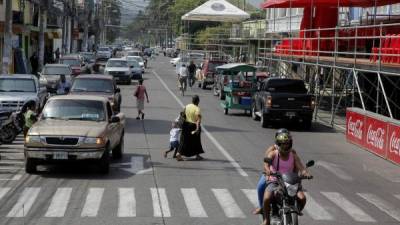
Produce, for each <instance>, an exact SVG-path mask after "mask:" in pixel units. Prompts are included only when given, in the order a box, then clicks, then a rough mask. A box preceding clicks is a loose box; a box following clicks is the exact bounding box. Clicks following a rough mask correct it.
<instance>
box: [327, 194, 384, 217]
mask: <svg viewBox="0 0 400 225" xmlns="http://www.w3.org/2000/svg"><path fill="white" fill-rule="evenodd" d="M321 194H323V195H324V196H325V197H326V198H328V199H329V200H330V201H331V202H333V203H335V204H336V206H338V207H339V208H341V209H343V211H344V212H346V213H347V214H348V215H349V216H351V217H352V218H353V219H354V220H355V221H358V222H376V221H375V220H374V219H373V218H372V217H371V216H369V215H368V214H366V213H365V212H364V211H363V210H362V209H360V208H359V207H358V206H357V205H355V204H353V203H352V202H350V201H349V200H347V199H346V198H345V197H344V196H343V195H341V194H340V193H337V192H321Z"/></svg>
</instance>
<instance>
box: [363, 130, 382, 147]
mask: <svg viewBox="0 0 400 225" xmlns="http://www.w3.org/2000/svg"><path fill="white" fill-rule="evenodd" d="M384 137H385V130H384V129H382V128H381V127H378V128H377V129H376V130H373V129H372V125H370V126H369V127H368V133H367V143H368V144H371V145H372V146H374V147H376V148H379V149H383V145H384V143H385V139H384Z"/></svg>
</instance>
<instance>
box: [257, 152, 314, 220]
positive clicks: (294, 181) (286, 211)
mask: <svg viewBox="0 0 400 225" xmlns="http://www.w3.org/2000/svg"><path fill="white" fill-rule="evenodd" d="M314 164H315V162H314V160H310V161H308V162H307V163H306V167H307V168H309V167H312V166H314ZM271 176H274V177H276V178H277V183H278V186H279V187H278V189H277V190H276V191H275V193H274V197H273V200H272V201H271V212H270V220H271V221H270V224H271V225H298V217H299V216H301V215H302V213H301V212H300V209H299V207H298V202H297V192H298V191H299V188H300V187H301V181H302V180H304V179H312V177H303V176H299V175H298V173H293V172H291V173H284V174H281V173H279V172H276V173H273V174H271ZM263 219H264V218H263Z"/></svg>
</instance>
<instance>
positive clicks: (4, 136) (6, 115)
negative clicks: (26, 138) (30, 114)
mask: <svg viewBox="0 0 400 225" xmlns="http://www.w3.org/2000/svg"><path fill="white" fill-rule="evenodd" d="M14 118H15V117H14V116H13V112H11V111H2V112H0V142H1V143H4V144H11V143H12V142H13V141H14V140H15V138H16V137H17V135H18V130H17V128H16V126H15V120H14Z"/></svg>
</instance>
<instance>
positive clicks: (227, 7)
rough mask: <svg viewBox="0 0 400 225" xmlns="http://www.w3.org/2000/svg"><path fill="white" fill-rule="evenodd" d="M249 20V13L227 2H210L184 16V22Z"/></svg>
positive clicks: (221, 0)
mask: <svg viewBox="0 0 400 225" xmlns="http://www.w3.org/2000/svg"><path fill="white" fill-rule="evenodd" d="M248 18H250V15H249V14H248V13H246V12H245V11H243V10H241V9H239V8H237V7H236V6H234V5H232V4H231V3H229V2H227V1H225V0H210V1H208V2H206V3H204V4H203V5H201V6H199V7H197V8H195V9H194V10H192V11H190V12H188V13H186V14H185V15H183V16H182V20H197V21H216V22H240V21H243V20H246V19H248Z"/></svg>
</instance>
